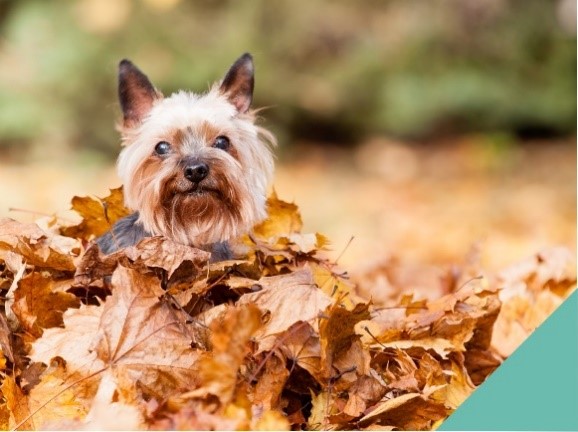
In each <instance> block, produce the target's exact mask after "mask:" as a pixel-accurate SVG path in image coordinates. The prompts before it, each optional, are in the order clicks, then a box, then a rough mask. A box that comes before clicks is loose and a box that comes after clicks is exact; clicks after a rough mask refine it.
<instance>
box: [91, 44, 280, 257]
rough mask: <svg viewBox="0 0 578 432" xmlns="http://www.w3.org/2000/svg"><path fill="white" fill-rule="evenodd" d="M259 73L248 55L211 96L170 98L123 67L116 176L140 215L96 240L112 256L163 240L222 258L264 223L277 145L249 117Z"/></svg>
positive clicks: (127, 200) (128, 65) (127, 64)
mask: <svg viewBox="0 0 578 432" xmlns="http://www.w3.org/2000/svg"><path fill="white" fill-rule="evenodd" d="M253 76H254V75H253V62H252V58H251V56H250V55H249V54H245V55H243V56H241V57H240V58H239V59H238V60H237V61H236V62H235V63H234V64H233V66H232V67H231V68H230V70H229V71H228V72H227V74H226V75H225V78H224V79H223V81H222V82H221V84H220V85H219V86H213V87H212V88H211V90H210V91H209V92H208V93H206V94H203V95H196V94H194V93H189V92H184V91H180V92H178V93H175V94H173V95H171V96H170V97H167V98H164V97H163V96H162V94H161V93H160V92H158V91H157V90H156V89H155V88H154V87H153V86H152V84H151V83H150V81H149V80H148V78H147V77H146V76H145V75H144V74H143V73H142V72H141V71H140V70H138V69H137V68H136V67H135V66H134V65H133V64H132V63H130V62H129V61H127V60H123V61H122V62H121V63H120V66H119V98H120V103H121V107H122V111H123V116H124V118H123V124H122V127H121V133H122V137H123V144H124V148H123V150H122V152H121V154H120V156H119V159H118V173H119V175H120V177H121V179H122V180H123V185H124V195H125V204H126V205H127V207H128V208H130V209H131V210H133V211H134V213H133V214H131V215H130V216H128V217H125V218H124V219H121V220H119V221H118V222H117V223H116V224H115V225H114V226H113V228H112V229H111V231H109V232H108V233H106V234H105V235H103V236H102V237H100V238H99V239H97V241H96V242H97V244H98V245H99V247H100V248H101V250H102V251H103V252H104V253H111V252H114V251H116V250H118V249H120V248H124V247H127V246H131V245H134V244H136V243H138V241H140V240H141V239H142V238H144V237H148V236H157V235H160V236H165V237H168V238H170V239H171V240H173V241H175V242H178V243H183V244H187V245H191V246H194V247H198V248H201V249H205V250H207V251H210V252H212V258H211V259H212V260H213V261H218V260H222V259H227V258H230V257H231V252H230V248H229V246H228V242H229V241H230V240H231V239H234V238H237V237H239V236H241V235H243V234H245V233H247V232H248V231H249V230H250V229H251V228H252V227H253V226H254V225H255V224H256V223H257V222H259V221H261V220H263V219H264V218H265V216H266V210H265V202H266V194H267V187H268V184H269V182H270V180H271V177H272V174H273V157H272V154H271V151H270V145H271V144H274V141H275V140H274V138H273V136H272V135H271V134H270V133H269V132H268V131H266V130H264V129H262V128H260V127H258V126H256V125H255V123H254V122H255V116H254V113H253V112H251V111H250V110H249V107H250V104H251V101H252V95H253V85H254V84H253V83H254V78H253Z"/></svg>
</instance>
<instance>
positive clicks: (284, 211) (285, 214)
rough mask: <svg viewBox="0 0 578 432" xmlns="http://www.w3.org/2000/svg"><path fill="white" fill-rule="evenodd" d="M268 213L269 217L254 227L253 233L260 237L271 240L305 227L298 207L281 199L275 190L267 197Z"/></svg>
mask: <svg viewBox="0 0 578 432" xmlns="http://www.w3.org/2000/svg"><path fill="white" fill-rule="evenodd" d="M267 214H268V218H267V219H266V220H265V221H263V222H261V223H260V224H259V225H257V226H256V227H255V228H254V229H253V235H254V236H255V237H256V238H258V239H261V240H265V241H269V240H270V239H272V238H275V237H287V236H289V235H291V234H293V233H298V232H300V231H301V228H302V227H303V221H302V220H301V215H300V214H299V209H298V207H297V206H296V205H295V204H292V203H288V202H285V201H282V200H280V199H279V198H277V194H276V193H275V192H274V193H273V194H272V195H271V196H270V197H269V198H268V199H267Z"/></svg>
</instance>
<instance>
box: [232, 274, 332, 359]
mask: <svg viewBox="0 0 578 432" xmlns="http://www.w3.org/2000/svg"><path fill="white" fill-rule="evenodd" d="M258 283H259V285H261V286H262V287H263V289H262V290H261V291H258V292H255V293H249V294H245V295H243V296H242V297H241V298H240V299H239V301H238V304H247V303H254V304H255V305H257V306H258V307H259V309H261V310H262V311H264V312H265V311H268V313H267V315H266V319H265V324H264V325H263V327H262V328H261V329H260V330H258V331H257V333H256V334H255V338H256V340H257V342H258V344H259V348H258V350H257V352H261V351H268V350H270V349H271V348H272V347H273V346H274V344H275V339H276V335H278V334H279V333H281V332H284V331H285V330H287V329H288V328H289V327H291V326H292V325H293V324H295V323H296V322H298V321H306V322H313V320H315V319H316V318H317V316H318V315H319V314H320V313H321V312H322V311H324V310H325V308H327V306H329V305H330V304H331V303H332V301H331V298H330V297H329V296H327V295H326V294H324V293H323V292H322V291H321V290H319V289H318V288H317V286H316V285H315V284H314V282H313V276H312V273H311V270H310V269H309V267H304V268H302V269H300V270H297V271H295V272H293V273H290V274H287V275H281V276H272V277H265V278H262V279H260V280H259V282H258Z"/></svg>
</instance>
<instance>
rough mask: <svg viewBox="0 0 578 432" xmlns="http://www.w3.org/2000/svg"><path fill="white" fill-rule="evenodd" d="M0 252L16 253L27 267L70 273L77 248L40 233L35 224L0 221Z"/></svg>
mask: <svg viewBox="0 0 578 432" xmlns="http://www.w3.org/2000/svg"><path fill="white" fill-rule="evenodd" d="M2 251H9V252H11V253H17V254H19V255H21V256H22V257H23V258H24V260H25V261H26V263H27V264H30V265H34V266H38V267H46V268H51V269H55V270H68V271H74V269H75V267H74V258H75V257H76V256H77V255H78V254H79V253H80V248H79V244H78V242H77V241H76V240H73V239H70V238H68V237H63V236H58V235H54V234H51V233H47V232H44V231H42V230H41V229H40V227H38V225H36V224H32V223H30V224H24V223H20V222H16V221H15V220H13V219H8V218H2V219H0V252H2ZM0 258H2V255H0Z"/></svg>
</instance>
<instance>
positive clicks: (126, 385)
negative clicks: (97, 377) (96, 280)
mask: <svg viewBox="0 0 578 432" xmlns="http://www.w3.org/2000/svg"><path fill="white" fill-rule="evenodd" d="M159 285H160V282H159V281H158V279H156V278H155V277H154V276H150V275H143V274H141V273H139V272H137V271H135V270H132V269H127V268H125V267H122V266H119V267H118V268H117V269H116V270H115V272H114V274H113V276H112V286H113V294H112V295H111V296H110V297H108V298H107V299H106V301H105V302H104V304H103V305H102V306H83V307H81V308H80V309H78V310H69V311H67V312H66V313H65V314H64V316H63V318H64V325H65V327H64V328H62V329H61V328H58V329H54V328H53V329H48V330H46V331H45V332H44V334H43V335H42V337H41V338H40V339H38V340H37V341H36V342H34V343H33V344H32V352H31V354H30V357H31V359H33V360H34V361H42V362H44V363H49V362H50V360H51V359H52V358H54V357H61V358H62V359H64V360H65V361H66V363H67V366H68V367H69V368H70V369H71V370H74V371H75V372H77V373H82V374H83V375H84V376H90V375H92V374H95V373H99V372H101V371H104V370H106V369H108V368H111V370H112V371H113V374H114V377H115V379H116V380H117V383H118V385H119V388H123V389H124V390H126V393H121V394H122V395H123V397H124V398H125V399H127V400H130V399H131V398H136V397H137V395H136V394H134V392H135V391H136V389H135V388H134V383H139V386H140V387H139V388H140V389H141V390H142V391H144V392H145V393H147V394H149V395H152V396H158V397H160V398H162V397H166V395H168V394H170V393H171V392H172V391H175V390H176V389H179V388H182V389H186V388H187V387H193V386H195V383H196V382H197V375H196V373H195V368H194V365H195V363H196V361H197V359H198V353H197V352H196V351H195V350H193V349H191V347H190V345H191V341H192V340H193V338H194V335H193V331H192V329H191V328H189V327H187V326H186V325H185V323H186V320H187V318H186V316H185V315H183V313H182V312H180V311H178V310H174V309H173V308H172V307H171V306H170V305H169V304H168V303H167V302H166V301H163V300H159V297H162V295H163V290H162V289H161V288H160V286H159Z"/></svg>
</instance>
